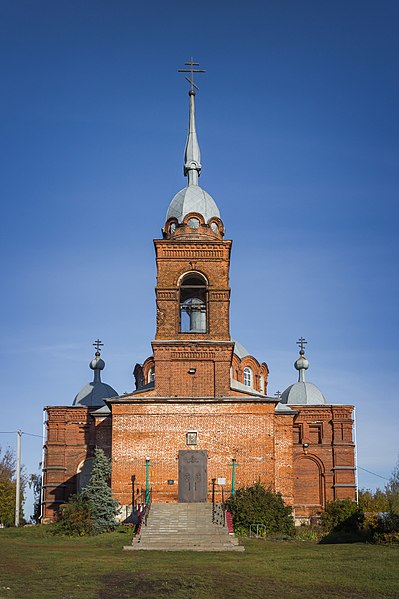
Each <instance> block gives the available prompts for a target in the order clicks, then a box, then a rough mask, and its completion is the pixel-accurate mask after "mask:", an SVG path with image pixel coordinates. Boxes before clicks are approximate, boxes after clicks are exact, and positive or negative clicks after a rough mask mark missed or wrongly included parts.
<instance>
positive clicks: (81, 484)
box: [76, 458, 94, 493]
mask: <svg viewBox="0 0 399 599" xmlns="http://www.w3.org/2000/svg"><path fill="white" fill-rule="evenodd" d="M93 463H94V458H87V459H86V460H83V462H80V464H79V466H78V469H77V472H76V490H77V492H78V493H80V492H81V490H82V489H84V488H85V487H86V486H87V483H88V482H89V480H90V476H91V471H92V470H93Z"/></svg>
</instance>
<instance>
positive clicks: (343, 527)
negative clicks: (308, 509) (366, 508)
mask: <svg viewBox="0 0 399 599" xmlns="http://www.w3.org/2000/svg"><path fill="white" fill-rule="evenodd" d="M363 521H364V513H363V510H362V508H360V507H359V506H358V505H357V504H356V503H355V502H354V501H351V500H350V499H337V500H335V501H329V502H328V503H327V505H326V509H325V511H324V512H323V513H322V514H321V517H320V523H321V527H322V529H323V531H324V532H326V533H332V532H341V531H342V532H347V533H353V532H358V531H360V529H361V527H362V524H363Z"/></svg>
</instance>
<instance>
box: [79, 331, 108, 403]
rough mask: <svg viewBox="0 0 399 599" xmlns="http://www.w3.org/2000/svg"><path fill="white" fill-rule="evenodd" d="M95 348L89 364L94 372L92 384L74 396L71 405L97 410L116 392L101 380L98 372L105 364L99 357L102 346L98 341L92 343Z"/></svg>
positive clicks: (88, 384)
mask: <svg viewBox="0 0 399 599" xmlns="http://www.w3.org/2000/svg"><path fill="white" fill-rule="evenodd" d="M93 345H94V347H95V348H96V353H95V357H94V358H93V360H91V362H90V363H89V367H90V368H91V369H92V370H93V371H94V378H93V382H92V383H87V385H85V386H84V387H83V388H82V389H81V390H80V391H79V393H78V394H77V395H76V397H75V399H74V401H73V405H74V406H85V407H89V408H93V407H96V408H99V407H102V406H104V405H105V403H104V400H105V399H108V398H109V397H116V396H117V395H118V393H117V391H115V389H114V388H113V387H111V386H110V385H107V383H103V382H102V380H101V375H100V372H101V370H104V368H105V362H104V360H103V359H102V358H101V357H100V355H101V354H100V348H101V346H102V345H104V344H103V343H102V342H101V341H100V340H99V339H97V341H95V342H94V343H93Z"/></svg>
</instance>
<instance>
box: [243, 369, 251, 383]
mask: <svg viewBox="0 0 399 599" xmlns="http://www.w3.org/2000/svg"><path fill="white" fill-rule="evenodd" d="M244 385H246V386H247V387H252V370H251V369H250V368H249V367H248V366H246V367H245V368H244Z"/></svg>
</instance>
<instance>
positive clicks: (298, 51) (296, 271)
mask: <svg viewBox="0 0 399 599" xmlns="http://www.w3.org/2000/svg"><path fill="white" fill-rule="evenodd" d="M398 18H399V5H398V3H397V2H396V1H390V2H387V1H384V0H380V1H378V2H376V1H375V2H368V1H366V0H362V1H361V0H358V1H351V0H345V1H344V0H337V1H336V2H319V1H316V0H309V1H306V0H302V1H301V2H298V1H297V0H292V1H288V0H270V1H267V0H263V1H257V0H255V1H249V2H246V3H242V2H238V1H234V0H230V1H229V2H227V1H219V2H210V1H207V0H206V1H202V2H200V3H196V4H192V3H191V4H190V3H187V2H183V1H176V0H171V1H170V2H160V1H155V2H147V3H146V4H144V3H142V2H140V3H139V2H134V1H133V0H132V1H121V0H119V1H118V0H115V1H112V2H111V1H107V2H106V1H101V0H95V1H94V0H93V1H88V0H79V1H76V0H74V1H68V2H66V1H65V0H57V2H54V1H41V0H36V1H35V2H30V1H27V0H26V1H18V0H13V1H11V0H4V1H3V2H2V3H1V7H0V40H1V41H0V46H1V47H0V57H1V58H0V60H1V65H2V68H1V87H2V92H1V95H0V106H1V113H0V114H1V122H0V127H1V135H0V137H1V155H0V164H1V179H0V185H1V198H2V219H1V222H2V235H1V237H0V244H1V253H0V255H1V261H2V283H3V285H2V294H1V304H2V309H1V321H2V322H1V332H2V334H1V356H0V358H1V368H2V373H1V406H2V412H1V413H2V423H1V430H3V431H13V430H15V429H17V428H21V429H23V430H24V431H27V432H30V433H38V434H40V433H41V419H42V407H43V406H45V405H51V404H56V405H65V404H66V405H69V404H71V403H72V401H73V398H74V396H75V395H76V393H77V392H78V391H79V390H80V388H81V387H82V386H83V385H84V384H85V383H86V382H88V381H89V380H91V374H92V373H91V371H89V369H88V362H89V360H90V359H91V357H92V354H93V350H92V346H91V343H92V342H93V341H94V339H96V338H97V337H100V338H101V339H102V340H103V341H104V342H105V346H104V351H103V357H104V359H105V360H106V363H107V367H106V370H105V372H104V373H103V379H104V380H105V381H106V382H108V383H109V384H111V385H112V386H114V387H115V388H116V390H117V391H118V392H120V393H123V392H124V391H129V390H131V389H132V388H133V375H132V370H133V367H134V364H135V363H136V362H142V361H143V360H144V359H145V358H146V357H147V356H148V355H149V354H150V352H151V348H150V341H151V340H152V338H153V336H154V328H155V302H154V285H155V265H154V252H153V246H152V239H153V238H155V237H159V236H160V229H161V227H162V225H163V223H164V217H165V213H166V210H167V207H168V204H169V202H170V200H171V198H172V197H173V195H174V194H175V193H176V192H177V191H178V190H179V189H180V188H182V187H183V186H184V184H185V181H184V179H183V175H182V157H183V150H184V143H185V135H186V128H187V110H188V98H187V94H186V83H185V81H184V80H183V79H182V76H181V75H178V73H177V72H176V71H177V69H178V68H179V67H181V66H182V64H183V62H184V61H185V60H186V59H188V58H189V57H190V56H194V58H196V59H198V60H199V61H200V62H201V65H202V66H203V67H204V68H206V69H207V71H208V72H207V74H206V75H204V76H202V78H201V82H200V86H201V90H200V92H199V94H198V96H197V116H198V119H197V125H198V134H199V141H200V145H201V150H202V163H203V172H202V175H201V181H200V182H201V185H202V186H203V187H204V188H205V189H206V190H207V191H208V192H210V193H211V195H212V196H213V197H214V198H215V200H216V202H217V203H218V206H219V208H220V211H221V216H222V219H223V221H224V223H225V226H226V236H227V237H228V238H232V239H233V240H234V245H233V255H232V271H231V287H232V313H231V320H232V333H233V336H234V337H235V338H236V339H238V340H239V341H240V342H241V343H242V344H243V345H244V346H246V347H247V348H248V350H249V351H250V352H251V353H252V354H254V355H255V356H256V357H257V358H258V359H259V360H266V362H267V363H268V365H269V367H270V383H269V394H271V395H273V394H274V393H275V391H276V390H277V389H279V390H283V389H284V388H285V387H286V386H288V385H289V384H291V383H292V382H295V380H296V372H295V371H294V369H293V362H294V360H295V358H296V345H295V341H296V340H297V338H298V337H299V336H300V335H304V336H305V337H306V338H307V339H308V342H309V343H308V352H307V355H308V357H309V360H310V362H311V369H310V371H309V374H308V378H309V380H311V381H312V382H314V383H316V384H317V385H318V386H319V387H320V388H321V389H322V391H323V393H324V394H325V396H326V397H327V399H328V401H330V402H332V403H335V402H337V403H350V404H352V403H353V404H355V405H356V407H357V421H358V448H359V465H360V466H361V467H363V468H366V469H368V470H371V471H373V472H377V473H379V474H380V475H382V476H385V477H388V476H389V475H390V473H391V471H392V468H393V466H394V464H395V462H396V460H397V455H398V452H399V443H398V433H397V431H398V392H397V388H398V362H399V355H398V354H399V352H398V343H399V342H398V286H399V285H398V267H397V265H398V258H399V256H398V254H399V252H398V249H399V248H398V246H399V242H398V232H397V229H398V216H399V214H398V212H399V210H398V178H399V177H398V147H399V142H398V139H399V124H398V117H397V115H398V105H399V102H398V100H399V98H398V90H399V84H398V74H397V63H398V50H399V41H398V35H397V23H398ZM0 444H1V445H3V446H4V445H6V444H10V445H11V446H15V435H1V436H0ZM40 459H41V442H40V439H38V438H35V437H27V436H24V437H23V461H24V463H25V464H26V467H27V470H28V471H29V472H32V471H35V470H36V467H37V464H38V462H39V461H40ZM359 478H360V486H368V487H371V488H374V487H375V486H378V485H380V484H382V485H383V484H384V481H383V480H382V479H378V478H376V477H374V476H371V475H368V474H367V473H366V472H364V471H362V470H360V472H359ZM27 512H28V515H29V513H31V508H30V506H29V505H28V509H27Z"/></svg>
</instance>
